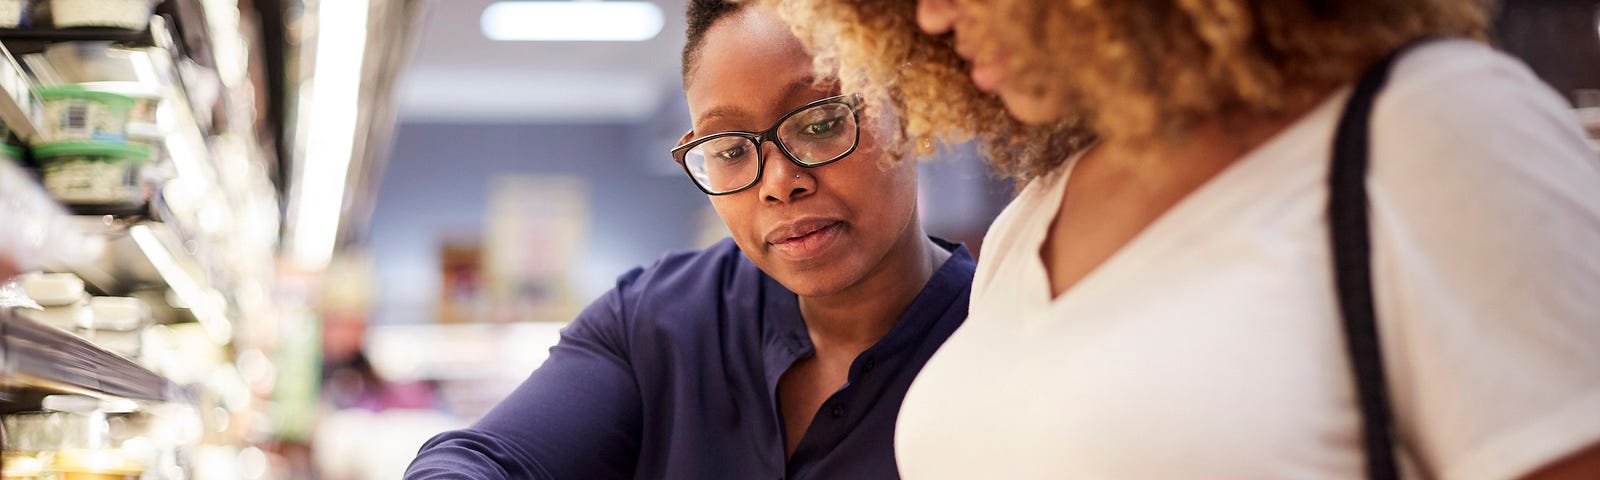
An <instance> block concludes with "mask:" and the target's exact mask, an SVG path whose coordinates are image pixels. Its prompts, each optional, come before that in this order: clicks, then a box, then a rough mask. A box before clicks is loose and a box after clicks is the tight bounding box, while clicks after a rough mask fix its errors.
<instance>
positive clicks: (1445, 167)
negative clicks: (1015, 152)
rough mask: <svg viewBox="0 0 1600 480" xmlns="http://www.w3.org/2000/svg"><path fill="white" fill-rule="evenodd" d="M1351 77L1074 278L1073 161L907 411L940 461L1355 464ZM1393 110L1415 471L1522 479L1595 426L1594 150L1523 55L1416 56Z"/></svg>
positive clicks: (1242, 468)
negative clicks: (1069, 190) (1334, 157)
mask: <svg viewBox="0 0 1600 480" xmlns="http://www.w3.org/2000/svg"><path fill="white" fill-rule="evenodd" d="M1347 96H1348V89H1346V90H1345V91H1344V92H1341V93H1339V94H1337V95H1334V96H1333V98H1330V99H1329V100H1327V101H1326V102H1325V103H1323V104H1322V105H1321V106H1320V107H1318V108H1316V109H1315V110H1314V111H1312V112H1310V113H1309V114H1307V115H1305V116H1304V117H1303V118H1302V119H1300V120H1299V121H1298V122H1297V123H1295V124H1294V125H1292V126H1291V127H1289V128H1288V129H1286V130H1285V131H1284V132H1282V133H1281V134H1279V135H1277V136H1276V137H1274V138H1273V139H1272V140H1270V141H1269V142H1268V143H1266V144H1264V145H1262V146H1260V147H1259V148H1257V149H1256V150H1254V151H1253V152H1251V153H1249V154H1248V155H1246V156H1245V157H1244V158H1241V159H1240V160H1238V161H1237V162H1236V163H1235V164H1233V165H1231V166H1230V167H1229V168H1227V169H1226V170H1224V171H1223V172H1221V173H1220V174H1218V176H1216V177H1215V178H1213V179H1212V180H1211V181H1209V182H1208V183H1207V184H1206V185H1204V186H1202V187H1201V188H1200V189H1198V190H1197V191H1195V192H1193V193H1192V194H1191V195H1189V196H1188V197H1187V198H1185V199H1183V200H1182V201H1181V202H1179V203H1178V204H1177V205H1176V206H1174V207H1173V208H1172V209H1171V210H1169V211H1167V212H1166V213H1165V214H1164V215H1163V216H1162V217H1160V218H1159V219H1158V220H1156V221H1155V222H1154V223H1153V224H1151V225H1150V226H1149V227H1147V228H1146V230H1144V231H1143V232H1141V233H1140V234H1139V235H1138V236H1137V237H1136V238H1134V239H1133V240H1132V241H1131V242H1130V243H1128V244H1127V245H1126V246H1124V247H1123V248H1122V249H1121V250H1120V251H1118V252H1117V253H1116V254H1115V255H1114V256H1112V257H1111V258H1110V259H1108V260H1107V261H1106V262H1105V263H1103V264H1102V265H1100V266H1099V267H1098V268H1097V269H1095V270H1094V271H1093V272H1091V273H1090V274H1089V275H1088V276H1087V277H1085V278H1083V279H1082V280H1081V281H1080V282H1079V283H1077V284H1075V285H1074V286H1072V287H1071V289H1069V290H1068V291H1066V292H1065V293H1064V294H1063V295H1061V296H1059V297H1056V298H1051V293H1050V287H1049V279H1048V276H1047V274H1046V271H1045V267H1044V265H1043V264H1042V263H1041V260H1040V257H1039V251H1040V247H1041V245H1042V244H1043V242H1044V240H1045V237H1046V235H1047V233H1048V230H1049V228H1050V223H1051V220H1052V219H1053V217H1054V215H1055V213H1056V211H1057V209H1058V207H1059V205H1060V203H1061V198H1062V191H1063V189H1064V188H1065V185H1066V179H1067V177H1068V176H1069V175H1070V174H1071V172H1070V166H1068V167H1064V168H1063V169H1061V170H1060V171H1058V172H1056V173H1055V174H1052V175H1050V176H1046V177H1043V178H1040V179H1038V180H1035V181H1034V182H1033V183H1032V184H1031V185H1029V186H1028V187H1027V188H1026V189H1025V190H1024V191H1023V192H1022V194H1021V196H1019V197H1018V198H1017V199H1016V200H1015V201H1014V202H1013V203H1012V204H1011V205H1010V206H1009V207H1007V209H1006V211H1005V212H1004V213H1002V214H1001V216H1000V217H999V219H997V220H996V221H995V224H994V225H993V227H991V229H990V231H989V234H988V236H987V238H986V239H985V241H984V249H983V255H982V256H981V258H980V259H979V266H978V271H977V276H976V279H975V281H974V284H973V294H972V295H973V296H972V301H971V312H970V317H969V319H968V320H967V322H966V323H965V325H964V326H962V327H961V328H960V329H959V330H958V331H957V332H956V333H955V334H954V335H953V336H952V337H950V339H949V340H948V341H947V342H946V343H945V344H944V346H943V347H942V348H941V349H940V351H939V352H938V353H937V354H935V355H934V357H933V358H932V360H930V361H929V363H928V364H927V366H926V367H925V368H924V369H923V370H922V373H921V374H920V375H919V376H918V378H917V380H916V381H915V382H914V383H913V385H912V387H911V390H910V392H909V393H908V395H907V397H906V399H905V403H904V404H903V406H902V407H901V413H900V417H899V424H898V427H897V433H896V447H897V454H896V457H897V460H898V462H899V466H900V470H901V474H902V475H903V476H904V478H907V479H911V480H922V479H980V478H981V479H990V478H993V479H1042V478H1050V479H1056V478H1112V479H1144V478H1149V479H1170V478H1185V479H1206V478H1215V479H1250V478H1263V479H1266V478H1271V479H1284V478H1290V479H1294V478H1303V479H1324V478H1358V477H1360V476H1362V458H1363V453H1362V451H1361V447H1360V443H1359V441H1358V437H1357V431H1358V429H1359V425H1360V417H1359V413H1358V411H1357V410H1356V407H1355V403H1354V386H1353V383H1354V380H1353V378H1352V374H1351V372H1350V368H1349V363H1348V359H1347V357H1346V355H1345V354H1344V350H1343V343H1342V342H1343V337H1342V333H1341V329H1340V321H1341V320H1340V316H1339V315H1338V313H1337V308H1338V306H1337V299H1336V298H1337V297H1336V295H1335V289H1334V286H1333V282H1332V275H1333V273H1332V271H1331V270H1330V265H1331V260H1330V255H1331V254H1330V253H1329V250H1330V247H1329V239H1328V237H1329V235H1328V228H1327V226H1326V224H1325V221H1326V213H1325V211H1326V205H1327V187H1326V184H1325V178H1326V174H1327V165H1328V163H1329V158H1330V145H1331V143H1332V136H1333V130H1334V125H1335V123H1336V121H1337V119H1338V117H1339V115H1340V113H1341V110H1342V109H1343V102H1344V101H1345V99H1346V97H1347ZM1375 108H1376V110H1375V113H1374V119H1373V122H1374V126H1373V131H1374V133H1373V136H1372V142H1373V143H1372V152H1373V157H1372V160H1371V165H1372V166H1371V174H1370V176H1369V179H1368V185H1369V195H1370V198H1371V200H1370V201H1371V204H1372V212H1373V213H1372V217H1371V220H1372V229H1373V233H1374V240H1373V249H1374V252H1373V256H1374V268H1373V275H1374V280H1373V281H1374V288H1375V290H1376V293H1375V295H1376V302H1377V312H1378V317H1379V330H1380V332H1381V333H1380V334H1381V335H1382V342H1383V349H1384V353H1385V355H1386V357H1385V361H1386V366H1387V371H1388V373H1389V375H1390V386H1391V387H1390V388H1391V390H1390V391H1391V397H1392V398H1391V401H1392V404H1393V405H1394V408H1395V412H1396V415H1397V420H1398V426H1399V442H1400V443H1401V444H1402V458H1403V462H1404V463H1405V465H1406V467H1407V468H1408V469H1409V470H1410V471H1409V472H1408V473H1409V474H1410V476H1409V478H1420V477H1435V478H1448V479H1493V478H1509V477H1515V476H1518V475H1520V474H1525V473H1528V472H1530V471H1531V470H1532V469H1534V468H1537V467H1539V466H1542V465H1545V464H1548V463H1549V462H1551V461H1554V460H1556V459H1558V458H1560V457H1561V456H1562V455H1564V454H1568V453H1572V452H1574V451H1576V450H1577V449H1579V448H1582V447H1584V446H1586V445H1590V444H1594V443H1595V442H1597V441H1600V159H1597V158H1596V157H1595V155H1594V153H1592V152H1591V151H1590V150H1589V146H1588V144H1587V143H1586V140H1585V138H1584V136H1583V133H1582V132H1581V131H1580V130H1579V128H1578V127H1577V125H1576V123H1575V122H1574V119H1573V116H1572V113H1571V112H1570V110H1569V109H1568V108H1567V106H1566V105H1565V104H1564V102H1562V101H1561V100H1560V99H1559V98H1558V97H1557V96H1556V95H1555V94H1554V93H1553V92H1551V91H1550V90H1549V88H1548V87H1546V86H1544V85H1543V84H1542V83H1540V82H1539V81H1538V80H1537V79H1536V77H1534V76H1533V74H1532V73H1531V72H1529V71H1528V70H1527V69H1526V68H1525V67H1524V66H1523V65H1522V64H1520V63H1519V62H1517V61H1515V60H1513V59H1511V58H1509V57H1507V56H1505V55H1503V54H1501V53H1498V52H1495V51H1493V50H1491V49H1490V48H1488V47H1486V46H1483V45H1481V44H1478V43H1475V42H1469V41H1442V42H1436V43H1433V44H1430V45H1426V46H1423V47H1421V48H1419V49H1416V50H1414V51H1413V52H1411V54H1409V55H1407V56H1406V57H1405V58H1403V59H1402V60H1401V62H1400V63H1399V64H1397V65H1396V69H1395V70H1394V72H1393V75H1392V76H1391V79H1390V82H1389V86H1388V87H1387V89H1386V90H1384V92H1383V93H1382V94H1381V96H1380V97H1379V100H1378V102H1377V104H1376V107H1375Z"/></svg>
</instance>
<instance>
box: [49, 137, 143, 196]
mask: <svg viewBox="0 0 1600 480" xmlns="http://www.w3.org/2000/svg"><path fill="white" fill-rule="evenodd" d="M33 155H34V157H36V158H37V159H38V160H39V164H40V165H42V166H43V168H41V170H43V172H44V175H43V177H44V188H45V190H46V191H48V192H50V195H51V196H53V197H56V199H57V200H60V201H62V202H64V203H70V204H77V205H137V204H141V203H144V201H145V199H147V198H148V197H149V192H148V191H147V190H146V189H145V188H144V186H142V185H141V184H140V183H139V181H138V180H139V168H140V167H142V166H143V165H144V164H145V163H146V162H148V161H149V160H150V150H149V149H148V148H146V147H144V146H143V145H138V144H119V143H57V144H51V145H45V146H42V147H39V148H36V149H34V151H33Z"/></svg>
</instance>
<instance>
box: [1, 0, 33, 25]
mask: <svg viewBox="0 0 1600 480" xmlns="http://www.w3.org/2000/svg"><path fill="white" fill-rule="evenodd" d="M31 3H33V2H31V1H29V0H0V28H17V27H20V26H22V25H24V24H26V23H27V21H28V8H29V7H30V6H31V5H30V4H31Z"/></svg>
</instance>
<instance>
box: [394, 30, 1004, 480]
mask: <svg viewBox="0 0 1600 480" xmlns="http://www.w3.org/2000/svg"><path fill="white" fill-rule="evenodd" d="M688 20H689V29H688V43H687V45H686V46H685V48H684V68H683V72H684V85H685V94H686V96H687V98H688V101H689V110H690V112H691V114H692V116H693V121H694V130H693V131H691V132H690V133H688V134H686V135H684V137H683V142H682V145H681V146H679V147H678V148H675V149H672V158H673V159H674V160H675V161H676V162H678V163H679V164H681V165H682V166H683V168H684V170H685V171H686V172H687V173H688V177H689V179H690V180H691V181H692V182H693V185H694V186H695V187H697V188H699V189H700V190H701V191H703V192H705V193H707V194H708V195H709V196H710V200H711V203H712V205H713V206H714V207H715V208H716V210H717V213H718V214H719V215H720V216H721V217H722V220H723V221H724V222H725V223H726V224H727V226H728V229H729V230H730V231H731V232H732V236H733V238H732V239H731V241H730V240H724V241H723V242H721V243H719V244H717V245H715V246H713V247H711V248H709V249H706V250H704V251H700V252H695V253H688V254H678V255H671V256H668V257H667V258H665V259H663V260H661V261H660V262H659V263H657V264H656V265H654V266H652V267H650V268H647V269H642V270H638V269H636V270H634V271H632V272H629V273H628V274H626V275H623V276H622V277H621V279H620V280H619V281H618V283H617V286H616V288H615V289H613V290H612V291H611V292H609V293H607V294H606V295H605V296H604V297H603V298H601V299H600V300H598V301H596V302H595V303H594V304H593V305H591V306H590V307H589V308H588V309H586V310H585V311H584V312H583V313H582V314H580V315H579V317H578V318H577V319H576V320H575V321H574V322H573V323H572V325H571V326H570V327H568V328H567V329H566V330H565V331H564V332H563V334H562V339H561V342H560V343H559V344H558V345H557V346H556V347H555V348H553V349H552V350H551V354H550V359H549V360H548V361H546V362H545V364H544V365H543V366H541V367H540V368H539V369H538V370H537V371H535V372H534V373H533V374H532V376H530V377H529V379H528V380H527V381H526V382H525V383H524V384H523V385H522V386H521V387H520V388H519V389H518V390H517V391H516V392H515V393H513V394H512V395H511V397H510V398H508V399H506V400H505V401H504V402H502V403H501V404H500V405H499V406H497V407H496V408H495V409H494V410H493V411H492V412H490V413H489V414H488V415H487V416H486V417H485V418H483V419H482V420H481V421H479V422H478V423H477V424H476V425H474V426H473V427H471V428H467V429H464V430H459V431H453V432H447V433H445V434H442V435H440V436H438V437H436V438H434V439H433V440H432V441H430V442H428V444H427V445H426V446H424V447H423V449H422V451H421V453H420V454H419V456H418V458H417V459H416V460H415V461H414V462H413V464H412V465H411V468H410V472H409V473H408V475H407V478H412V479H421V478H452V479H455V478H557V479H568V478H570V479H585V480H587V479H605V478H684V479H705V478H740V479H744V478H791V479H802V478H819V479H836V478H850V479H855V478H894V477H895V476H896V468H895V465H894V456H893V452H892V446H893V430H894V424H895V417H896V415H897V413H898V412H899V406H900V400H901V398H902V396H903V395H904V394H905V391H906V388H907V387H908V386H909V385H910V382H911V379H912V378H913V377H914V376H915V375H916V373H917V371H918V370H920V369H921V367H922V364H923V363H924V362H925V361H927V359H928V357H929V356H931V355H932V353H933V352H934V350H936V349H937V348H938V346H939V344H940V343H942V342H943V341H944V339H945V338H946V337H947V336H948V335H949V334H950V332H952V331H954V330H955V328H956V327H957V326H958V325H959V324H960V323H961V321H962V319H963V318H964V317H965V316H966V310H967V295H968V287H969V285H970V283H971V280H972V272H973V267H974V262H973V259H972V257H971V256H970V255H969V254H968V252H967V251H966V249H965V248H964V247H959V246H956V245H951V244H948V243H944V242H941V241H937V240H932V239H930V238H929V237H928V236H926V235H925V234H924V233H923V231H922V227H921V225H920V224H919V222H918V216H917V203H916V191H917V182H916V180H917V173H916V165H915V162H913V161H911V160H909V159H905V160H903V159H901V158H900V155H899V152H898V149H897V148H895V147H894V146H893V145H891V144H889V143H887V142H884V141H880V140H879V139H878V138H877V137H876V136H875V135H874V133H875V132H874V129H873V128H871V125H875V124H877V123H874V122H870V121H868V120H870V119H872V118H873V113H874V112H871V111H865V110H861V109H860V108H859V102H858V100H857V99H856V97H855V96H853V95H840V93H839V92H838V91H837V90H833V89H830V88H829V86H828V84H827V83H825V82H817V81H816V80H815V78H814V77H813V74H812V71H813V69H812V59H811V57H810V56H809V55H807V54H806V52H805V50H804V49H802V48H801V46H800V44H799V43H798V41H797V40H796V39H795V38H794V37H793V36H792V35H791V34H790V33H789V30H788V27H786V26H785V25H784V24H782V23H781V22H779V21H778V20H777V19H776V18H775V17H773V16H771V15H770V14H768V13H766V12H764V11H760V10H756V9H753V8H744V7H741V6H738V5H733V4H728V3H724V2H721V1H693V2H690V5H689V8H688ZM881 123H886V124H887V123H892V122H881Z"/></svg>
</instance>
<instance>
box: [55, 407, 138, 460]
mask: <svg viewBox="0 0 1600 480" xmlns="http://www.w3.org/2000/svg"><path fill="white" fill-rule="evenodd" d="M43 403H44V408H45V410H50V411H53V412H56V416H57V418H58V419H59V420H58V421H59V423H60V430H59V431H60V439H61V440H60V443H59V444H58V446H57V450H56V452H55V455H54V456H53V457H52V458H51V471H52V472H54V473H55V478H57V479H58V480H134V479H137V478H139V477H140V476H141V475H142V474H143V473H144V470H145V467H144V461H143V460H140V459H139V458H137V457H136V456H134V455H129V454H128V453H126V452H124V451H123V449H122V446H121V445H120V442H118V441H117V438H116V437H114V436H113V435H112V428H111V424H112V422H111V418H112V417H113V416H115V415H125V414H128V413H132V412H133V411H135V410H137V409H138V405H137V404H135V403H133V402H132V401H129V400H120V399H106V400H102V399H99V398H94V397H88V396H83V395H51V396H48V397H45V398H44V402H43Z"/></svg>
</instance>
